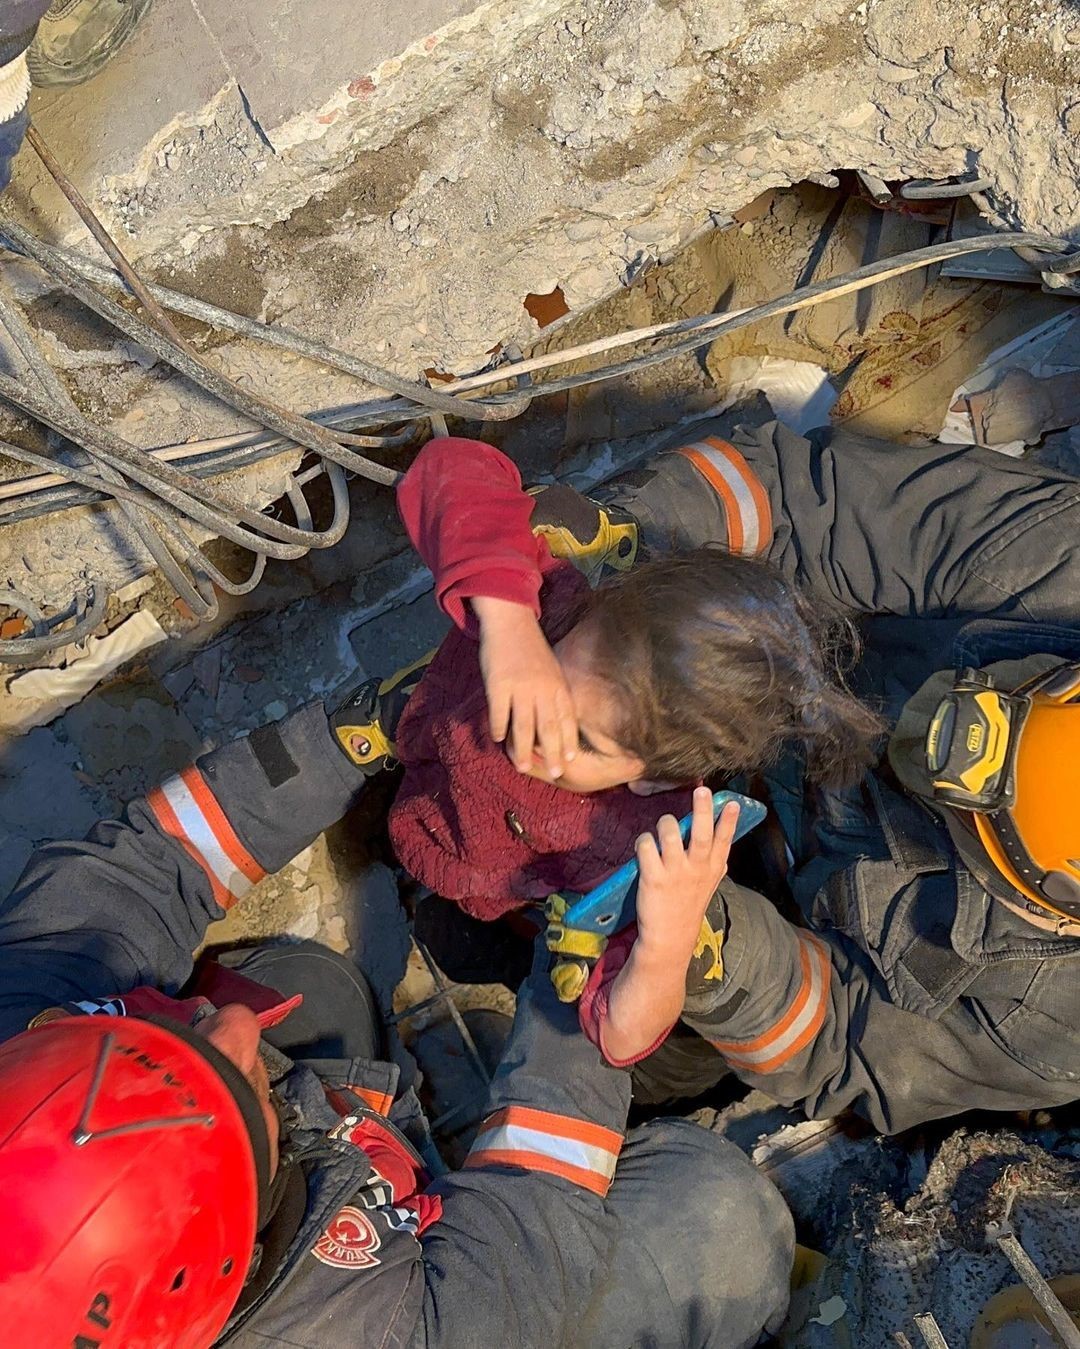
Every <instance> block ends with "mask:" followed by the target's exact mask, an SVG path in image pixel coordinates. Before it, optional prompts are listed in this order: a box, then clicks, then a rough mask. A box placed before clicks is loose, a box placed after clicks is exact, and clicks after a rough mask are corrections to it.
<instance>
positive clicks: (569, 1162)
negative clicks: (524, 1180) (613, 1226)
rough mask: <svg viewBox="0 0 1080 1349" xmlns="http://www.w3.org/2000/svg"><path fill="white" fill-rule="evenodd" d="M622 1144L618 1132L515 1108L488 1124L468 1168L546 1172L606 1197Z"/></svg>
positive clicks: (478, 1141)
mask: <svg viewBox="0 0 1080 1349" xmlns="http://www.w3.org/2000/svg"><path fill="white" fill-rule="evenodd" d="M622 1142H623V1139H622V1134H620V1133H618V1132H616V1131H615V1130H614V1129H604V1128H601V1126H600V1125H598V1124H590V1123H589V1122H588V1121H587V1120H582V1119H575V1118H573V1117H571V1116H569V1115H557V1114H553V1113H552V1112H550V1111H547V1110H535V1109H532V1108H531V1107H529V1106H523V1105H511V1106H506V1107H505V1108H504V1109H502V1110H497V1111H496V1112H495V1114H493V1115H490V1116H489V1117H488V1118H487V1119H486V1120H484V1122H483V1124H481V1126H480V1131H479V1133H478V1134H477V1136H476V1141H475V1142H474V1143H473V1145H472V1149H471V1150H470V1152H469V1157H468V1159H467V1161H466V1165H467V1166H472V1167H476V1166H516V1167H520V1168H522V1169H523V1170H526V1171H543V1172H546V1173H547V1174H548V1175H552V1176H560V1177H562V1179H563V1180H569V1181H571V1182H572V1183H573V1184H574V1185H580V1186H583V1187H584V1188H585V1189H586V1190H590V1191H592V1193H593V1194H601V1195H603V1194H607V1192H608V1187H609V1186H610V1184H611V1180H612V1177H613V1176H614V1174H615V1164H616V1162H617V1161H618V1159H619V1150H620V1149H621V1147H622Z"/></svg>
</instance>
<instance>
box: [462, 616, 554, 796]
mask: <svg viewBox="0 0 1080 1349" xmlns="http://www.w3.org/2000/svg"><path fill="white" fill-rule="evenodd" d="M472 606H473V610H474V612H475V614H476V617H477V619H478V620H479V623H480V671H481V673H482V675H483V677H484V690H485V692H486V694H487V700H488V715H489V717H490V721H491V735H492V738H493V739H494V740H499V741H501V740H505V739H506V737H507V734H509V736H510V755H511V758H512V759H513V762H514V767H515V768H516V769H517V770H518V772H519V773H527V772H528V771H529V769H530V768H531V767H532V766H533V751H534V749H535V748H536V746H537V744H539V748H540V752H541V754H542V755H543V757H544V762H545V764H546V765H547V770H548V773H549V774H550V775H551V776H552V777H553V778H557V777H560V776H561V775H562V772H563V765H564V764H565V763H567V762H569V761H570V760H571V759H573V758H574V757H575V755H576V753H577V744H578V726H577V718H576V717H575V715H574V705H573V703H572V701H571V699H570V690H569V689H568V688H567V686H566V679H565V678H564V676H563V672H562V667H561V666H560V665H559V662H558V660H557V659H556V657H555V653H554V652H553V651H552V649H551V647H550V646H549V645H548V641H547V638H546V637H545V636H544V634H543V632H542V631H541V629H540V624H539V623H538V622H537V621H536V618H535V617H534V616H533V614H532V612H531V610H529V609H526V608H525V606H524V605H522V604H514V603H512V602H511V601H509V600H497V599H491V598H489V597H487V596H477V597H475V598H474V599H473V600H472Z"/></svg>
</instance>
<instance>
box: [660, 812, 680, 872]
mask: <svg viewBox="0 0 1080 1349" xmlns="http://www.w3.org/2000/svg"><path fill="white" fill-rule="evenodd" d="M656 837H657V838H658V839H659V840H660V853H661V856H662V857H663V859H664V861H665V862H672V861H674V860H675V858H676V857H681V856H682V855H683V841H682V834H681V833H680V832H679V821H678V820H677V819H676V818H675V816H674V815H661V816H660V818H659V820H658V821H657V822H656Z"/></svg>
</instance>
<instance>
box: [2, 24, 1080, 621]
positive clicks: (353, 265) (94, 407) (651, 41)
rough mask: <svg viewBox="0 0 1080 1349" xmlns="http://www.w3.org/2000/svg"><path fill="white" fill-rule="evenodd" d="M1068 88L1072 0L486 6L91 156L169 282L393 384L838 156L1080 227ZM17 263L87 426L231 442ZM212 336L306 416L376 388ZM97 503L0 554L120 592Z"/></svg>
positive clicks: (826, 171) (821, 169) (482, 354)
mask: <svg viewBox="0 0 1080 1349" xmlns="http://www.w3.org/2000/svg"><path fill="white" fill-rule="evenodd" d="M1077 88H1080V24H1078V23H1077V21H1076V16H1075V10H1074V8H1073V7H1072V6H1071V5H1070V4H1068V3H1067V0H983V2H982V3H980V4H979V5H978V6H977V8H975V9H971V8H970V7H969V6H967V5H964V4H961V3H960V0H943V2H942V3H935V4H934V5H933V6H932V7H931V6H930V5H929V3H926V2H925V0H924V3H920V4H917V5H914V6H913V5H910V4H909V3H908V0H863V3H860V4H858V5H857V6H856V5H854V4H852V3H851V0H844V3H841V2H840V0H813V3H811V4H809V5H808V6H807V7H806V8H805V9H804V10H802V11H799V12H798V13H797V14H794V15H793V13H792V11H791V7H790V6H789V5H786V4H783V3H781V0H751V2H750V3H748V4H743V3H736V0H530V3H527V4H517V3H513V2H512V0H489V2H488V3H481V4H478V5H476V6H475V7H474V8H473V9H472V10H471V11H470V12H469V13H468V14H466V15H464V16H461V17H458V18H455V19H452V20H451V21H450V22H449V23H447V24H446V25H445V26H444V27H442V28H439V29H437V30H435V31H433V32H432V33H430V34H427V35H426V36H424V37H422V38H420V39H418V40H417V41H416V42H414V43H413V44H412V45H411V46H409V47H408V48H406V49H405V50H403V51H402V52H400V53H399V54H397V55H395V56H393V57H392V58H390V59H387V60H385V61H383V62H382V63H381V64H379V65H378V66H377V67H376V68H375V69H374V70H372V71H369V72H368V73H366V74H363V73H358V74H357V76H356V78H354V79H351V80H350V81H349V82H348V84H347V85H344V86H342V87H341V88H340V89H339V90H338V91H337V92H336V93H335V94H334V95H333V96H332V97H331V98H330V99H329V100H328V101H327V102H325V103H323V104H320V106H319V107H318V108H317V109H313V110H308V111H306V112H305V111H301V112H297V113H296V114H295V116H293V117H292V118H291V119H287V120H286V121H284V122H282V123H281V124H280V125H278V126H275V127H274V128H272V130H271V132H270V133H269V134H268V133H267V132H266V130H265V128H261V127H260V126H258V125H255V124H253V122H252V118H251V115H250V110H247V111H246V110H245V108H244V106H243V100H242V99H241V98H240V97H239V93H238V90H237V88H236V87H235V86H229V85H227V84H226V85H224V86H222V87H221V88H220V89H218V90H217V91H216V92H215V93H214V94H213V96H212V97H210V98H209V99H208V101H207V102H206V103H205V104H204V105H203V106H202V107H200V108H199V109H198V110H197V111H196V112H195V113H188V114H184V115H183V116H182V117H180V118H179V119H176V120H174V122H173V123H170V125H169V126H168V127H167V128H166V129H165V130H164V131H163V132H161V133H160V134H156V135H154V136H153V137H152V139H151V141H150V142H149V143H148V144H147V146H146V147H145V150H144V152H143V154H142V156H141V158H140V162H139V163H138V164H137V165H136V167H135V168H134V169H132V168H131V166H130V165H127V166H126V167H125V168H124V170H123V171H120V170H119V169H117V168H116V166H115V165H113V166H109V165H108V164H103V165H102V166H101V167H102V175H99V177H98V178H97V180H96V181H89V182H84V184H83V185H84V187H85V188H86V190H87V192H88V194H89V195H90V196H91V197H92V198H93V199H94V200H95V202H96V204H97V205H98V206H99V207H100V208H101V209H102V210H103V211H104V213H105V215H106V218H107V219H108V220H109V221H110V223H111V224H112V225H113V226H114V227H115V228H117V229H118V230H119V231H120V235H121V237H122V238H123V239H124V241H125V245H126V247H128V248H129V249H130V251H131V253H132V254H133V256H135V257H137V258H138V259H140V262H141V266H142V268H143V270H144V271H145V272H147V273H148V274H151V275H155V276H156V277H157V278H158V279H161V280H163V281H165V282H166V283H168V284H173V285H176V286H178V287H180V288H183V289H188V290H191V291H192V292H194V293H196V294H199V295H201V296H203V297H204V298H210V299H215V300H217V301H218V302H220V303H222V304H224V305H226V306H227V307H232V308H234V309H237V310H240V311H242V312H244V313H247V314H251V315H254V316H256V317H260V318H263V319H266V320H269V321H272V322H273V321H280V322H283V323H287V324H289V325H290V326H292V327H295V328H298V329H300V330H302V331H304V332H305V333H308V334H310V335H312V336H315V337H318V338H322V339H325V340H329V341H331V342H334V343H337V344H338V345H340V346H342V347H344V348H347V349H349V350H352V351H356V352H359V353H362V354H363V355H365V356H367V357H368V358H370V359H372V360H375V361H377V362H380V363H383V364H385V365H387V366H388V367H391V368H393V369H394V370H395V371H397V372H398V373H401V374H405V375H408V376H416V375H417V374H418V373H419V372H420V371H422V370H425V369H429V368H433V367H435V368H440V369H446V370H451V371H457V372H465V371H468V370H469V369H472V368H475V367H477V366H479V365H482V364H483V363H484V362H485V361H486V360H487V355H488V353H489V352H490V351H491V349H492V348H493V347H495V346H496V344H498V343H500V342H503V343H505V342H510V341H516V342H519V343H521V344H523V345H528V344H530V343H532V342H535V341H536V340H537V338H538V336H539V330H538V328H537V325H536V323H535V320H534V319H533V318H532V317H530V315H529V314H528V312H527V311H526V309H525V307H524V304H523V300H524V297H525V296H526V295H529V294H531V293H535V294H545V293H549V292H550V291H552V290H553V289H554V288H555V287H556V286H558V287H560V288H561V290H562V292H563V294H564V296H565V298H566V301H567V303H568V304H569V306H570V309H571V313H572V315H580V314H581V313H583V312H584V311H587V310H588V309H589V308H590V307H591V306H595V305H596V304H597V303H598V302H600V301H601V300H603V298H604V297H605V296H609V295H611V294H612V293H613V292H616V291H618V290H619V288H620V287H622V286H623V285H625V284H626V283H627V282H628V281H631V280H633V279H635V278H640V277H641V276H642V275H643V274H644V273H645V272H646V271H647V270H648V268H649V265H650V264H651V263H652V262H654V261H655V260H656V259H658V258H666V257H668V256H670V255H671V254H672V253H673V252H675V251H677V250H678V249H679V247H680V246H681V245H683V244H685V242H686V240H688V239H689V238H691V237H695V236H697V235H699V234H700V232H701V230H702V229H703V228H705V227H707V226H708V223H709V222H710V220H717V219H724V218H726V217H727V216H729V215H730V214H732V213H733V212H734V211H735V210H737V209H738V208H740V207H742V206H743V205H745V204H746V203H747V202H749V201H750V200H751V199H753V198H755V197H757V196H758V195H759V194H761V193H762V192H763V191H765V190H766V189H768V188H771V187H774V186H784V185H788V184H791V183H795V182H799V181H802V180H807V179H810V180H814V181H822V182H829V181H830V177H829V175H830V173H831V171H832V170H834V169H837V168H841V167H852V168H863V169H866V170H868V171H869V172H871V173H873V174H875V175H876V176H878V177H880V178H882V179H885V180H890V181H892V180H896V179H903V178H908V177H914V176H928V177H937V176H944V175H948V174H951V173H961V172H975V173H978V174H979V175H982V176H986V177H989V178H991V179H992V180H993V181H994V183H995V188H994V190H993V191H992V192H991V193H990V194H989V196H990V200H991V202H992V203H993V207H994V209H995V211H996V213H997V219H998V220H999V221H1000V222H1001V223H1004V224H1008V225H1018V226H1023V227H1026V228H1034V229H1040V228H1041V229H1046V230H1048V231H1051V232H1054V233H1058V234H1070V233H1078V234H1080V186H1078V184H1080V149H1078V144H1080V143H1078V141H1077V137H1076V134H1075V133H1076V130H1077V125H1078V123H1080V102H1078V101H1077V97H1076V92H1075V91H1076V90H1077ZM268 141H269V143H268ZM54 148H56V149H57V150H58V151H60V152H61V153H62V151H63V145H62V144H59V145H57V146H54ZM36 223H37V224H38V226H39V227H41V225H42V224H43V222H42V221H41V220H37V221H36ZM47 223H48V224H49V225H50V227H51V228H52V229H53V231H54V232H56V231H59V232H60V233H63V232H64V227H63V226H62V225H61V223H60V222H59V220H56V221H51V222H47ZM83 246H86V245H85V243H84V245H83ZM28 276H29V270H28V269H26V268H23V269H20V272H19V283H20V286H21V288H22V290H23V292H24V293H25V294H26V295H27V296H28V297H30V298H31V299H32V301H33V303H32V304H31V317H32V318H33V319H34V321H35V323H36V325H37V327H38V329H39V331H40V332H42V334H43V338H44V341H45V344H46V348H47V350H48V353H49V356H50V359H51V360H53V361H54V362H55V364H56V365H57V366H58V368H60V369H61V370H62V372H63V373H64V375H65V378H66V379H67V380H68V382H69V385H70V387H71V389H72V393H73V395H74V396H75V397H76V399H77V400H78V401H79V402H80V404H81V405H82V406H83V407H84V408H85V409H86V410H87V411H89V412H90V413H91V414H92V415H94V416H96V417H99V418H101V419H103V420H106V421H109V422H111V423H112V424H113V425H114V426H116V427H117V428H118V429H119V430H120V431H121V432H122V434H125V435H127V436H129V437H130V438H131V439H132V440H134V441H136V442H137V443H139V444H142V445H154V444H160V443H170V442H175V441H183V440H190V439H192V438H198V437H205V436H210V435H220V434H227V433H230V432H234V431H237V430H244V429H247V424H246V423H245V422H244V421H243V419H242V418H240V417H239V416H238V415H237V414H235V413H233V412H232V411H231V410H230V409H227V408H224V407H222V406H221V405H220V404H218V403H216V402H215V401H214V400H213V399H211V398H209V397H207V396H206V395H204V394H203V393H201V391H198V390H194V389H193V388H192V387H191V386H190V385H189V384H188V383H187V382H186V381H185V380H183V379H181V378H179V377H178V376H175V375H172V374H170V372H168V371H167V370H165V369H163V368H162V367H160V366H157V365H154V364H153V363H152V362H150V361H149V360H148V359H147V358H146V355H145V353H141V352H139V351H138V349H137V348H135V347H134V346H133V345H132V344H130V343H128V342H126V341H125V342H121V343H114V342H113V341H112V339H111V336H110V334H109V333H108V332H107V331H106V330H104V329H103V328H102V326H101V325H100V324H97V323H96V322H93V321H90V322H88V321H87V320H86V319H85V318H84V317H81V316H80V315H79V314H78V312H77V307H75V306H72V305H71V304H69V303H68V302H66V301H65V302H59V303H58V302H56V301H55V300H53V299H50V298H48V297H43V296H42V294H41V291H40V286H38V287H37V288H36V289H35V288H34V286H33V284H32V283H31V282H29V281H28V280H27V278H28ZM779 279H780V278H779V276H778V283H779ZM786 279H787V278H785V280H786ZM715 298H716V297H715V296H713V297H710V299H709V303H710V304H711V303H713V302H715ZM189 326H190V328H191V330H192V331H194V330H195V328H196V327H197V325H189ZM199 340H200V341H204V347H205V350H206V351H207V354H208V357H209V359H211V360H212V361H213V362H215V363H217V364H219V365H220V366H221V367H222V368H223V369H225V370H226V371H227V372H228V373H229V374H230V375H232V376H233V377H234V378H236V379H238V380H240V381H241V382H243V383H245V384H247V386H248V387H250V388H251V389H252V390H254V391H256V392H259V393H262V394H264V395H266V396H269V397H272V398H275V399H276V400H278V401H280V402H283V403H286V404H289V405H290V406H292V407H295V408H297V409H298V410H307V409H310V408H314V407H330V406H334V405H340V404H342V403H347V402H351V401H354V400H355V399H357V398H363V397H366V396H368V395H369V394H370V392H371V391H370V390H368V389H366V388H365V387H363V386H360V385H358V382H357V381H355V380H353V379H351V378H347V377H345V376H342V375H339V374H334V373H332V372H330V371H329V370H326V369H323V368H321V367H318V366H313V365H312V364H311V363H310V362H307V361H303V360H299V359H296V358H291V357H288V356H287V355H284V354H282V353H280V352H277V351H269V352H268V351H267V350H266V349H263V348H260V347H259V346H258V345H257V344H254V343H251V342H248V341H243V340H235V339H229V338H224V337H222V336H220V335H219V336H214V337H211V338H209V339H205V340H204V339H201V338H200V339H199ZM295 462H296V457H295V456H292V457H291V458H290V459H289V460H288V462H285V463H283V462H282V461H280V460H275V461H273V462H272V463H271V464H269V465H267V466H265V467H264V468H263V469H262V470H261V471H260V474H259V476H258V477H257V479H256V480H254V481H250V482H248V483H247V490H248V491H249V492H250V494H251V496H252V497H253V498H254V499H256V500H258V501H260V502H265V501H267V500H269V499H271V498H272V497H273V496H274V495H277V493H278V492H279V491H280V488H281V485H282V483H283V481H284V472H285V470H286V468H287V467H288V466H290V464H293V463H295ZM2 471H3V472H4V473H5V474H7V473H14V472H19V471H21V470H18V469H16V468H15V467H6V466H5V467H4V468H3V469H2ZM373 495H380V494H378V493H375V492H374V489H373ZM381 496H382V497H386V498H387V499H388V498H389V494H388V493H382V494H381ZM380 509H381V507H380ZM113 514H114V513H113V512H110V513H109V518H107V519H106V518H105V516H104V513H103V512H101V511H98V512H96V513H92V512H76V513H68V514H66V515H65V516H63V517H55V518H54V520H55V523H54V522H50V523H48V524H41V525H39V524H36V523H35V524H34V525H33V526H28V527H26V528H24V527H22V526H14V527H9V528H6V529H5V530H4V531H2V533H0V565H3V566H5V567H6V569H7V571H8V573H9V574H11V575H13V576H14V575H18V577H19V583H20V584H23V585H26V586H27V588H28V589H29V590H30V592H31V593H32V594H35V595H37V596H38V597H39V598H47V599H48V600H49V601H50V602H53V603H66V597H67V595H70V571H69V570H68V562H69V560H70V558H71V557H72V556H77V557H79V558H85V559H87V561H88V564H90V569H91V570H94V571H95V573H96V574H98V575H100V576H103V578H104V579H105V580H106V581H107V583H109V584H122V583H123V582H124V581H126V580H129V579H130V577H131V575H132V574H134V572H135V571H137V570H138V566H139V565H140V564H138V563H137V564H136V565H135V566H132V565H131V559H132V557H133V556H134V554H136V553H137V551H138V550H137V549H134V548H133V546H132V544H131V541H130V540H127V541H126V542H123V546H122V548H121V549H120V550H119V553H118V554H117V559H118V560H116V561H113V560H111V559H110V553H111V550H112V548H113V542H114V539H113V531H114V529H115V525H114V523H113V521H112V518H111V517H112V515H113ZM121 554H122V556H121ZM114 573H115V574H114ZM65 587H67V590H66V593H65Z"/></svg>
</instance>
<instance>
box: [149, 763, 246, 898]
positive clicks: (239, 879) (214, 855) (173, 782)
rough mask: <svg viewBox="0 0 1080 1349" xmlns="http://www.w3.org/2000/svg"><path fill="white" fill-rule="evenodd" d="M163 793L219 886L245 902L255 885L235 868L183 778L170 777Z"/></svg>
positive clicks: (163, 787) (162, 789)
mask: <svg viewBox="0 0 1080 1349" xmlns="http://www.w3.org/2000/svg"><path fill="white" fill-rule="evenodd" d="M161 792H162V795H163V796H164V797H165V800H166V801H168V803H169V805H170V806H172V808H173V813H174V814H175V815H176V818H177V820H178V821H179V822H180V828H181V829H183V831H184V833H185V834H186V835H187V837H188V839H189V841H190V842H191V844H192V845H193V846H194V847H195V849H196V850H197V851H198V853H199V855H200V856H201V857H202V859H203V860H204V861H205V863H206V865H207V867H208V868H209V869H210V871H211V872H212V873H213V875H214V876H215V878H216V879H217V881H218V883H219V884H220V885H222V886H224V887H225V889H226V890H228V892H229V894H230V895H234V896H235V897H236V898H237V899H243V897H244V896H245V895H246V894H247V893H248V891H249V890H250V889H251V882H250V881H249V880H248V878H247V877H246V876H245V875H244V873H243V872H242V871H241V870H239V868H238V867H236V866H234V865H233V862H232V859H231V858H230V857H229V855H228V854H227V853H226V852H225V849H224V848H223V847H222V846H221V844H220V843H219V842H218V841H217V835H216V834H215V833H214V831H213V830H212V829H211V828H210V825H209V823H208V821H207V819H206V816H205V815H204V814H203V813H202V810H201V809H200V808H199V803H198V802H197V801H196V800H195V798H194V797H193V796H192V794H191V792H190V791H188V787H187V784H186V783H185V782H184V780H183V778H180V777H175V778H169V780H168V781H167V782H163V783H162V784H161Z"/></svg>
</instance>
